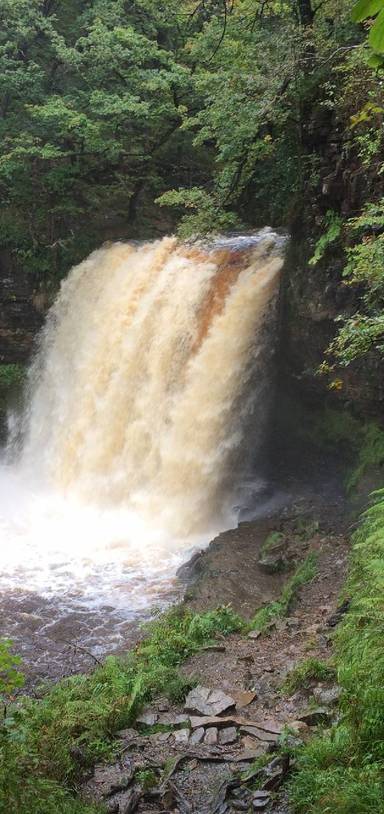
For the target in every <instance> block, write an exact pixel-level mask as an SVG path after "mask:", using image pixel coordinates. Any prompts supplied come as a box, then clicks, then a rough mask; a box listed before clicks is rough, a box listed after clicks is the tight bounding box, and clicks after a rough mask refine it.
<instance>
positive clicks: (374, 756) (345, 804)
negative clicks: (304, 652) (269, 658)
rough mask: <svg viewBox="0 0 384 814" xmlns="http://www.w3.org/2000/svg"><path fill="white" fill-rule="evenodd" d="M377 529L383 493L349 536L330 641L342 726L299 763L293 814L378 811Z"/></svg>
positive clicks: (381, 736)
mask: <svg viewBox="0 0 384 814" xmlns="http://www.w3.org/2000/svg"><path fill="white" fill-rule="evenodd" d="M383 529H384V493H383V490H381V491H379V492H377V493H376V496H375V501H374V503H373V506H372V507H371V508H370V509H368V511H367V512H366V513H365V515H364V517H363V521H362V524H361V526H360V527H359V529H358V531H357V532H356V534H355V536H354V547H353V557H352V567H351V573H350V577H349V580H348V583H347V585H346V588H345V592H346V594H347V595H348V596H349V597H350V601H351V604H350V608H349V612H348V614H347V615H346V617H345V621H344V622H343V624H342V625H341V626H340V628H339V631H338V633H337V635H336V659H337V668H338V680H339V683H340V685H341V687H342V690H343V693H342V697H341V702H340V712H341V717H340V721H339V723H338V724H337V725H336V726H334V727H333V728H332V729H331V731H330V732H325V733H324V735H322V736H320V737H319V738H318V739H316V740H315V741H313V742H312V743H310V744H309V745H308V746H307V747H306V748H305V749H304V750H303V752H302V754H301V755H300V756H299V762H298V771H297V773H296V774H295V777H294V780H293V783H292V789H291V791H292V801H293V803H294V806H295V810H296V811H297V812H298V814H304V813H305V814H325V813H326V812H332V814H349V812H352V811H353V812H356V814H378V812H382V811H383V800H384V713H383V710H384V656H383V636H384V614H383V582H384V534H383Z"/></svg>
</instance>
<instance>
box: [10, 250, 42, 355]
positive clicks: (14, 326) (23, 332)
mask: <svg viewBox="0 0 384 814" xmlns="http://www.w3.org/2000/svg"><path fill="white" fill-rule="evenodd" d="M46 304H47V303H46V297H45V296H44V295H42V294H38V293H36V292H35V290H34V281H33V279H32V277H31V276H29V275H27V274H26V273H25V272H24V271H23V269H22V268H20V267H17V265H16V264H15V263H14V262H13V261H12V258H11V257H10V255H9V254H8V253H7V252H6V251H2V252H0V363H1V364H13V363H15V362H25V361H27V359H28V358H29V356H30V354H31V351H32V347H33V342H34V338H35V336H36V334H37V332H38V330H39V328H40V327H41V325H42V322H43V319H44V311H45V308H46Z"/></svg>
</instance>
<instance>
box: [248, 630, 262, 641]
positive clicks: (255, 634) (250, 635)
mask: <svg viewBox="0 0 384 814" xmlns="http://www.w3.org/2000/svg"><path fill="white" fill-rule="evenodd" d="M260 636H261V630H250V631H249V633H248V639H259V638H260Z"/></svg>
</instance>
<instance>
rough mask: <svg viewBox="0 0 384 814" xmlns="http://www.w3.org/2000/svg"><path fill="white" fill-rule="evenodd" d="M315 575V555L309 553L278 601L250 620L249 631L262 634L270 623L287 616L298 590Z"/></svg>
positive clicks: (259, 611) (261, 609) (258, 612)
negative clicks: (258, 631) (256, 631)
mask: <svg viewBox="0 0 384 814" xmlns="http://www.w3.org/2000/svg"><path fill="white" fill-rule="evenodd" d="M315 575H316V555H315V554H314V553H313V552H311V553H310V554H308V557H306V559H305V560H304V562H303V563H302V564H301V565H300V566H299V567H298V568H297V570H296V571H295V573H294V574H293V575H292V577H291V578H290V579H289V580H288V582H287V583H286V584H285V586H284V588H283V591H282V594H281V597H280V599H277V600H276V601H275V602H271V603H270V604H269V605H266V607H265V608H260V610H258V611H257V612H256V614H255V616H254V617H253V619H252V620H251V622H250V626H249V629H250V630H260V632H261V633H263V632H265V631H266V630H267V629H268V627H269V625H270V624H271V623H273V622H275V621H276V620H277V619H281V618H282V617H284V616H287V614H288V613H289V611H290V608H291V607H292V604H293V602H294V600H295V599H296V597H297V594H298V592H299V590H300V588H302V586H303V585H306V583H308V582H311V580H312V579H313V578H314V576H315Z"/></svg>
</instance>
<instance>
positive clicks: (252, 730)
mask: <svg viewBox="0 0 384 814" xmlns="http://www.w3.org/2000/svg"><path fill="white" fill-rule="evenodd" d="M240 732H241V734H242V735H251V736H252V737H253V738H257V740H259V741H265V742H266V743H276V742H277V740H278V737H279V736H278V735H277V734H276V733H274V732H266V731H265V729H258V728H257V727H256V726H242V727H241V729H240Z"/></svg>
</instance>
